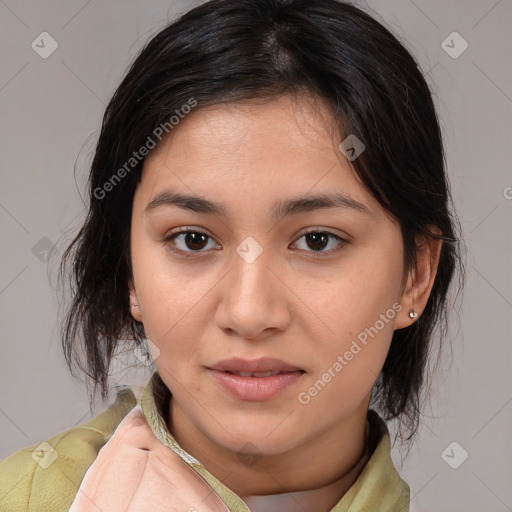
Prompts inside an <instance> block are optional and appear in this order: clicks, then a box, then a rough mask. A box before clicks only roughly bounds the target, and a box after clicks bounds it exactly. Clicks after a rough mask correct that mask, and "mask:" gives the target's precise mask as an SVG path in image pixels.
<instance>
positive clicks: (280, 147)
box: [141, 96, 373, 204]
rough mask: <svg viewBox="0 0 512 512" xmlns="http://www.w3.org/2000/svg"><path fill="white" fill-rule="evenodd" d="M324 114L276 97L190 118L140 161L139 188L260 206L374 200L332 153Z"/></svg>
mask: <svg viewBox="0 0 512 512" xmlns="http://www.w3.org/2000/svg"><path fill="white" fill-rule="evenodd" d="M340 139H341V135H340V133H339V129H338V127H337V125H336V123H335V120H334V118H333V116H332V113H331V112H330V110H329V108H328V106H327V105H326V104H325V103H324V102H322V101H321V100H318V99H314V98H312V97H307V96H297V97H292V96H281V97H278V98H275V99H272V100H266V101H264V102H263V101H261V100H258V101H246V102H240V103H228V104H220V105H214V106H212V107H207V108H200V109H197V110H195V111H192V112H191V113H190V114H188V115H187V116H185V117H184V119H182V120H181V121H180V123H179V124H178V125H177V126H175V127H174V128H173V130H172V131H171V132H170V134H169V135H168V136H167V137H166V138H164V139H163V140H162V142H161V143H160V144H159V145H158V146H157V148H156V149H154V150H153V151H152V152H151V153H150V154H149V155H148V157H147V158H146V161H145V163H144V170H143V176H142V183H141V185H142V188H144V189H146V192H147V193H149V191H151V192H152V193H153V195H154V194H155V193H157V192H158V191H159V190H161V189H163V188H166V187H167V188H168V187H172V188H173V189H174V190H176V188H178V189H180V191H181V192H187V193H193V194H194V195H202V196H205V197H209V196H211V195H212V194H213V193H214V194H215V195H216V196H217V197H218V196H219V195H220V196H222V195H226V194H228V193H231V199H232V198H233V197H232V196H233V194H232V192H233V190H238V191H239V194H241V195H243V196H244V197H247V198H248V197H249V195H250V196H251V198H252V199H258V197H259V198H260V199H261V201H265V200H268V199H270V195H272V196H273V197H274V198H275V199H276V198H279V197H283V195H285V196H300V195H306V194H308V192H314V193H324V194H325V193H331V192H336V191H339V192H343V193H348V194H349V195H350V196H351V197H353V199H355V200H358V201H360V202H366V203H367V204H368V203H372V200H373V198H372V197H371V196H370V195H369V193H368V192H367V191H366V190H365V189H364V187H362V185H361V184H360V182H359V180H358V179H357V178H356V176H355V173H354V172H353V170H352V169H351V166H350V163H349V162H348V160H347V159H346V158H345V157H344V155H343V154H342V153H341V151H340V150H339V147H338V146H339V144H340V142H341V140H340Z"/></svg>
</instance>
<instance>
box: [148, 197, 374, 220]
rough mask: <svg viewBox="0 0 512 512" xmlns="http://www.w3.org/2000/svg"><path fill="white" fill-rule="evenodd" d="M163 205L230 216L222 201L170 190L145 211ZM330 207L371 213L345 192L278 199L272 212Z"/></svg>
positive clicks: (285, 213) (292, 212)
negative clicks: (217, 201) (218, 201)
mask: <svg viewBox="0 0 512 512" xmlns="http://www.w3.org/2000/svg"><path fill="white" fill-rule="evenodd" d="M162 206H178V207H179V208H183V209H186V210H191V211H193V212H196V213H205V214H208V215H217V216H220V217H224V218H227V217H228V214H227V210H226V208H225V207H224V206H223V205H222V204H221V203H216V202H213V201H209V200H208V199H204V198H202V197H198V196H192V195H182V194H175V193H172V192H169V191H164V192H160V193H159V194H157V195H156V196H155V197H154V198H153V199H152V200H151V201H150V202H149V203H148V205H147V206H146V208H145V210H144V212H145V213H146V214H149V213H151V212H153V211H155V210H156V209H158V208H160V207H162ZM329 208H342V209H352V210H355V211H357V212H360V213H365V214H370V213H371V212H370V210H369V208H368V207H367V206H365V205H364V204H362V203H360V202H359V201H356V200H355V199H352V198H351V197H348V196H346V195H343V194H320V195H314V196H306V197H297V198H291V199H288V200H286V201H277V202H276V203H275V204H274V206H273V208H272V210H271V212H272V215H273V216H274V217H275V218H282V217H286V216H289V215H295V214H298V213H305V212H311V211H314V210H319V209H329Z"/></svg>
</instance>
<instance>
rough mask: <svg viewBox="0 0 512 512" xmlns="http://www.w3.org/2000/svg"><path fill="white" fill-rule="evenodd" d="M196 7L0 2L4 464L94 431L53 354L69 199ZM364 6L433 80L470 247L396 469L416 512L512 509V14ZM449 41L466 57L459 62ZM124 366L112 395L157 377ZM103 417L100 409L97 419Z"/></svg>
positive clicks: (509, 4) (403, 4) (71, 220)
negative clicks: (85, 428)
mask: <svg viewBox="0 0 512 512" xmlns="http://www.w3.org/2000/svg"><path fill="white" fill-rule="evenodd" d="M196 3H197V2H196ZM193 5H195V3H194V2H190V1H182V2H169V1H163V0H151V1H148V0H146V1H142V0H136V1H131V2H126V1H121V0H109V1H108V2H107V1H103V2H100V1H99V0H89V1H84V0H66V1H64V0H60V1H58V0H54V1H52V2H50V1H48V0H42V1H38V2H34V1H29V0H16V1H15V0H5V1H1V0H0V42H1V44H0V54H1V59H2V60H1V63H2V65H1V67H0V108H1V112H2V131H1V155H2V158H1V160H0V166H1V173H0V180H1V181H0V184H1V187H0V229H1V231H0V232H1V240H2V251H1V253H0V254H1V256H0V258H1V265H0V322H1V352H0V353H1V361H0V458H5V457H6V456H7V455H9V454H11V453H13V452H14V451H15V450H18V449H20V448H22V447H25V446H28V445H31V444H35V443H39V442H40V441H43V440H44V439H47V438H49V437H51V436H53V435H55V434H56V433H58V432H61V431H63V430H65V429H68V428H70V427H72V426H74V425H77V424H79V423H82V422H84V421H86V420H87V419H88V418H90V417H91V412H90V411H89V407H88V401H87V394H86V390H85V387H84V386H83V385H82V384H80V383H79V382H77V381H76V380H74V379H73V378H72V377H71V376H70V374H69V372H68V370H67V367H66V365H65V362H64V357H63V355H62V353H61V348H60V340H59V336H58V318H59V317H58V314H59V304H58V301H57V294H56V291H55V289H54V288H55V285H56V280H55V277H56V267H57V263H58V260H59V258H60V255H61V253H62V250H63V248H64V246H65V244H66V243H67V242H68V241H69V239H70V237H71V234H72V233H73V232H74V231H75V230H76V229H77V227H78V225H79V222H80V220H81V219H82V216H83V203H82V199H81V197H80V193H79V191H81V193H82V194H83V191H84V183H85V179H86V172H87V164H88V163H89V162H90V158H91V154H92V150H93V143H94V140H95V137H96V136H97V134H98V130H99V128H100V122H101V117H102V114H103V110H104V107H105V104H106V102H107V101H108V99H109V98H110V96H111V95H112V93H113V92H114V89H115V87H116V85H117V84H118V82H119V80H120V79H121V77H122V76H123V73H124V72H125V70H126V69H127V66H128V64H129V62H130V61H131V59H132V58H133V57H134V56H135V55H136V53H137V51H138V50H139V49H140V47H141V45H142V44H143V43H144V42H146V41H147V39H148V38H149V37H150V36H151V35H152V34H154V33H155V32H156V31H158V30H159V29H160V28H162V27H163V26H164V24H165V23H166V22H167V20H168V19H172V18H173V17H174V16H175V15H176V14H178V13H181V12H184V11H186V10H188V9H189V8H190V7H192V6H193ZM359 5H361V6H363V7H364V8H365V9H371V10H372V11H373V14H374V15H376V16H377V17H378V19H380V21H381V22H384V23H385V24H386V25H387V26H388V27H389V28H391V29H392V30H393V31H394V33H395V34H397V35H398V36H399V37H400V38H402V39H405V42H406V46H408V47H409V49H410V50H411V51H412V52H413V53H414V55H415V56H416V58H417V59H418V60H419V62H420V64H421V66H422V69H423V70H424V72H425V73H427V78H428V81H429V83H430V84H431V86H432V88H433V90H434V92H435V94H436V102H437V107H438V111H439V114H440V117H441V122H442V128H443V133H444V137H445V143H446V149H447V157H448V169H449V173H450V176H451V180H452V186H453V193H454V197H455V202H456V207H457V209H458V211H459V214H460V216H461V218H462V223H463V230H464V236H465V239H466V244H467V248H468V254H467V263H466V264H467V271H468V274H467V287H466V292H465V297H464V303H463V305H462V307H461V308H460V309H459V313H455V314H454V315H452V334H451V337H452V344H453V357H451V355H450V353H449V351H447V352H446V353H445V357H444V359H443V363H442V365H441V366H440V367H439V369H438V370H437V373H436V383H435V385H434V386H433V388H432V398H431V403H430V406H428V407H427V412H426V418H425V419H424V421H423V423H422V427H421V429H420V432H419V434H418V436H417V438H416V441H415V443H414V445H413V447H412V449H411V451H410V452H409V454H408V456H407V458H406V459H405V462H404V464H403V466H402V465H401V459H402V456H403V455H405V453H404V451H403V450H398V449H395V450H394V452H393V457H394V459H395V462H396V464H397V465H398V466H399V468H400V472H401V475H402V476H403V478H404V479H405V480H406V481H407V482H408V483H409V484H410V486H411V496H412V503H411V510H413V511H434V510H435V511H437V512H444V511H465V512H471V511H475V512H476V511H479V512H480V511H483V510H485V511H486V512H493V511H496V512H502V511H503V512H505V511H507V510H509V511H511V510H512V486H511V485H510V483H511V477H512V469H511V466H510V460H512V441H511V436H510V433H511V426H512V386H511V381H512V377H511V371H510V370H511V363H512V358H511V350H510V336H511V333H512V270H511V268H512V265H511V257H510V254H511V251H512V229H511V228H512V222H511V220H510V219H511V216H512V188H510V187H512V173H511V172H510V165H509V162H510V161H511V159H512V141H511V139H510V134H511V114H512V72H511V67H510V54H511V50H512V48H511V46H512V45H511V26H512V1H511V0H499V1H497V0H478V1H477V0H472V1H463V0H452V1H449V2H442V1H441V0H414V1H413V0H381V1H377V0H368V2H367V3H362V2H360V3H359ZM44 31H46V32H48V33H49V34H51V36H52V37H53V38H54V39H55V40H56V41H57V43H58V48H57V50H56V51H55V52H54V53H53V54H52V55H51V56H49V57H48V58H46V59H43V58H41V57H40V56H39V54H38V53H36V51H35V50H34V49H33V48H32V47H31V43H32V41H34V40H35V41H36V43H37V42H38V41H40V38H38V36H39V34H41V33H42V32H44ZM454 31H456V32H458V33H459V34H460V35H461V36H462V38H463V39H464V40H465V41H467V43H468V44H469V47H468V48H467V50H466V51H465V52H463V53H462V54H461V55H458V56H457V58H454V52H455V53H460V50H461V49H462V48H463V46H462V45H463V41H462V40H461V39H457V36H455V38H454V37H453V36H451V37H450V38H448V39H447V37H448V36H449V35H450V34H451V33H452V32H454ZM445 40H446V42H445V43H444V44H443V41H445ZM45 41H46V42H45V49H46V50H45V51H47V50H48V48H50V46H49V40H48V39H46V40H45ZM39 44H40V45H41V43H39ZM450 46H451V47H452V48H451V49H450V48H449V47H450ZM445 50H448V51H450V52H452V56H450V55H449V54H448V53H447V51H445ZM40 51H42V49H40ZM507 55H509V57H507ZM84 143H86V144H85V145H84ZM53 244H56V248H55V249H53V250H52V249H51V248H52V245H53ZM50 250H51V252H50V253H49V251H50ZM48 258H49V261H46V260H47V259H48ZM129 364H130V362H129V359H120V360H119V363H118V364H117V366H116V368H115V369H114V370H113V377H112V381H113V383H114V384H115V383H116V382H122V383H128V384H132V385H134V386H140V385H141V384H143V383H144V382H145V380H146V378H147V376H148V375H150V373H151V368H144V367H143V366H141V368H140V369H137V370H133V369H132V370H130V368H129ZM138 389H139V390H140V388H138ZM105 406H106V404H105V403H102V402H100V401H97V403H96V405H95V408H94V410H93V414H97V413H98V412H100V411H101V410H102V409H103V408H105ZM454 441H455V442H457V443H458V445H456V446H455V448H454V447H453V446H451V447H449V445H450V444H451V443H452V442H454ZM447 447H449V449H448V450H447V451H445V449H446V448H447ZM452 449H453V451H452ZM462 449H464V450H466V451H467V452H468V454H469V456H468V458H467V460H465V461H464V462H463V463H462V464H461V465H460V466H459V467H458V468H457V469H453V468H452V467H450V465H449V464H448V463H447V462H446V461H449V462H450V463H451V464H452V465H457V463H460V462H461V460H462V455H463V453H464V452H463V451H462ZM442 453H444V454H445V455H444V458H443V456H442Z"/></svg>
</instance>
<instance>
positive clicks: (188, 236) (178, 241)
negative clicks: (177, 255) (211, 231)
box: [164, 229, 220, 253]
mask: <svg viewBox="0 0 512 512" xmlns="http://www.w3.org/2000/svg"><path fill="white" fill-rule="evenodd" d="M164 241H165V242H166V243H171V244H172V245H173V246H174V247H175V248H176V249H174V248H173V250H177V251H181V252H185V253H191V252H205V251H206V250H208V249H215V248H217V249H218V248H220V246H219V245H218V244H216V243H215V241H214V240H213V239H212V238H211V237H210V236H208V235H207V234H206V233H202V232H201V231H194V230H191V229H187V230H182V231H179V232H178V233H174V234H172V235H170V236H168V237H167V238H166V239H165V240H164ZM209 244H210V246H209Z"/></svg>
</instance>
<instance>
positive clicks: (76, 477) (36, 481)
mask: <svg viewBox="0 0 512 512" xmlns="http://www.w3.org/2000/svg"><path fill="white" fill-rule="evenodd" d="M155 378H157V372H155V373H154V374H153V376H152V377H151V379H150V380H149V382H148V383H147V384H146V386H145V388H144V392H143V394H142V397H141V400H140V404H138V402H137V398H136V397H135V395H134V393H133V391H132V390H131V389H129V388H125V389H122V390H120V391H119V392H118V394H117V398H116V400H115V402H114V403H113V404H112V405H111V406H110V407H109V408H108V409H107V410H106V411H104V412H102V413H100V414H98V415H97V416H95V417H94V418H92V419H91V420H90V421H88V422H87V423H84V424H83V425H79V426H77V427H74V428H71V429H69V430H66V431H65V432H62V433H60V434H58V435H56V436H54V437H52V438H51V439H48V440H47V441H44V442H42V443H38V444H35V445H33V446H29V447H28V448H25V449H22V450H19V451H18V452H16V453H14V454H12V455H10V456H9V457H7V458H6V459H5V460H3V461H1V462H0V512H29V511H30V512H46V511H48V512H50V511H51V512H61V511H62V512H64V511H65V512H68V511H69V508H70V507H71V505H72V504H73V502H74V500H75V497H76V496H77V493H78V490H79V488H80V486H81V483H82V481H83V480H84V476H85V474H86V472H87V470H88V469H89V467H91V465H92V464H93V462H94V461H95V459H96V458H97V457H98V453H99V451H100V449H101V448H102V447H103V446H104V445H105V444H106V443H107V441H109V439H110V438H111V437H112V436H113V434H114V432H115V431H116V429H117V427H118V425H119V424H120V423H121V421H122V420H123V418H125V417H126V416H127V415H128V413H130V411H132V409H134V408H135V407H136V406H139V407H141V408H142V411H141V416H142V413H143V415H144V417H145V420H147V423H148V424H149V426H150V427H151V431H152V434H151V431H149V429H148V431H149V432H150V435H153V434H154V436H155V437H156V438H158V440H159V441H161V443H163V444H164V445H165V446H167V447H168V448H169V449H170V450H172V451H173V452H175V453H176V454H178V455H179V456H180V457H181V458H182V459H183V460H184V461H185V462H186V463H187V464H188V465H189V466H190V467H191V468H193V470H194V471H196V472H197V473H198V474H199V475H200V476H201V477H202V478H203V479H204V480H205V481H206V482H207V484H209V485H210V486H211V488H212V489H214V490H215V493H216V494H217V495H218V496H219V497H220V498H221V500H222V501H223V502H224V503H225V504H226V506H227V508H228V509H229V510H230V511H232V512H250V511H249V508H248V507H247V505H246V504H245V503H244V501H243V500H242V499H241V498H240V497H239V496H237V495H236V494H235V493H234V492H233V491H231V490H230V489H228V488H227V487H226V486H224V485H223V484H222V483H221V482H220V481H219V480H217V479H216V478H215V477H214V476H213V475H211V474H210V473H209V472H208V471H207V470H206V469H205V468H204V467H203V466H202V465H201V464H200V463H199V462H198V461H197V460H196V459H194V457H192V456H190V455H189V454H187V453H186V452H185V451H184V450H182V448H181V447H180V446H179V445H178V444H177V442H176V440H175V439H174V438H173V436H172V435H171V434H170V433H169V431H168V429H167V426H166V424H165V422H164V420H163V419H162V417H161V415H160V413H159V412H158V411H159V410H158V407H157V404H156V403H155V397H154V394H153V384H154V381H155ZM133 412H135V411H132V413H133ZM371 417H372V418H373V419H372V425H371V427H372V428H377V429H379V439H378V442H377V446H376V448H375V450H374V452H373V454H372V456H371V458H370V460H369V462H368V464H367V465H366V467H365V468H364V469H363V471H362V473H361V474H360V476H359V478H358V479H357V481H356V482H355V483H354V485H353V486H352V487H351V488H350V489H349V490H348V492H347V493H346V494H345V495H344V496H343V498H342V499H341V500H340V501H339V502H338V503H337V504H336V505H335V507H334V508H333V509H332V510H331V512H363V511H364V512H366V511H371V512H407V511H408V510H409V486H408V485H407V484H406V483H405V482H404V481H403V480H402V479H401V478H400V476H399V475H398V473H397V471H396V469H395V467H394V465H393V462H392V460H391V455H390V439H389V434H388V431H387V428H386V426H385V424H384V422H383V421H382V420H381V419H380V418H379V417H378V416H377V415H376V414H375V413H373V415H372V416H371ZM369 419H370V415H369ZM159 446H160V445H159Z"/></svg>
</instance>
